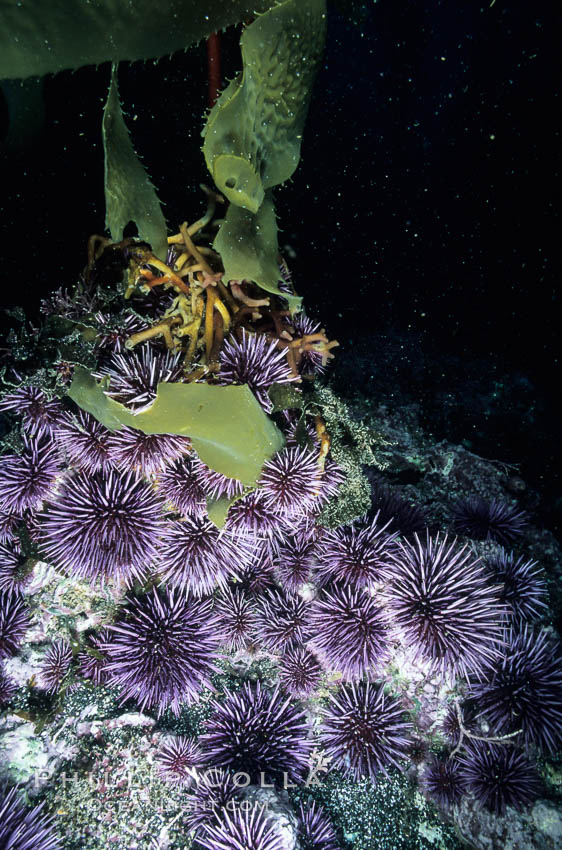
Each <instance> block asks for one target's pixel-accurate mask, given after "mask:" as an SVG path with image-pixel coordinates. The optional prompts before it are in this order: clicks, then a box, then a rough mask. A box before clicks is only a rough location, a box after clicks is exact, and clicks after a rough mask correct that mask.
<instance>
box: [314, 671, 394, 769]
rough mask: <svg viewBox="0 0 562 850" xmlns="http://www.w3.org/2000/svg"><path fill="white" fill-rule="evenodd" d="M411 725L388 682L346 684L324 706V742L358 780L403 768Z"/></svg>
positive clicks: (337, 762) (340, 765)
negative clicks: (389, 769) (387, 685)
mask: <svg viewBox="0 0 562 850" xmlns="http://www.w3.org/2000/svg"><path fill="white" fill-rule="evenodd" d="M410 728H411V724H410V723H409V722H408V721H407V720H406V717H405V708H404V705H403V704H402V702H401V701H400V699H399V698H398V697H395V696H392V695H390V694H386V693H385V687H384V683H372V682H359V683H358V684H351V685H344V687H343V688H342V689H341V691H340V692H339V693H338V694H336V695H330V702H329V704H328V706H327V707H326V708H325V709H324V717H323V720H322V725H321V727H320V742H321V744H322V745H323V747H324V749H325V751H326V755H327V756H328V757H329V758H330V759H331V760H332V764H333V766H334V767H335V768H337V769H338V770H342V771H343V772H344V773H345V774H348V775H351V776H353V777H354V778H355V779H356V780H360V779H361V778H362V777H370V778H371V779H375V778H376V775H377V773H379V772H382V773H384V774H385V775H387V768H389V767H397V768H400V762H401V760H402V759H403V758H404V757H405V755H406V753H407V748H408V738H407V737H406V736H407V734H408V732H409V730H410Z"/></svg>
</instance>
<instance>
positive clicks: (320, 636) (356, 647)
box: [310, 585, 389, 681]
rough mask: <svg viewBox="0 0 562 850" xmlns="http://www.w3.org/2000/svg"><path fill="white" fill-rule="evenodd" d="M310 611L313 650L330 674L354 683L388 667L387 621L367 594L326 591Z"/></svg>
mask: <svg viewBox="0 0 562 850" xmlns="http://www.w3.org/2000/svg"><path fill="white" fill-rule="evenodd" d="M310 607H311V611H310V622H311V631H312V634H313V637H312V639H311V640H310V646H311V648H312V649H313V650H315V651H316V652H317V653H318V654H319V657H320V660H321V661H322V662H323V664H324V666H325V667H326V668H327V669H328V670H337V671H338V672H339V673H341V674H342V676H343V677H344V679H346V680H348V681H351V680H354V679H360V678H361V677H362V676H364V675H365V673H367V672H369V671H372V670H373V669H377V668H380V667H381V666H383V665H384V664H386V662H387V660H388V655H389V638H388V628H387V618H386V617H385V613H384V609H383V608H382V607H381V606H380V605H379V604H377V602H376V600H375V599H374V597H373V596H371V595H370V594H369V593H368V592H367V591H363V590H356V589H355V588H353V587H351V586H350V585H346V586H340V585H336V586H333V587H331V588H330V589H329V590H324V591H322V593H321V594H320V596H319V597H318V598H317V599H315V601H314V602H313V603H312V605H311V606H310Z"/></svg>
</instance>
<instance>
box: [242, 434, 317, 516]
mask: <svg viewBox="0 0 562 850" xmlns="http://www.w3.org/2000/svg"><path fill="white" fill-rule="evenodd" d="M258 483H259V486H260V487H261V488H263V492H264V493H265V495H266V500H267V503H268V505H269V507H270V509H271V510H273V511H275V512H276V513H277V514H278V515H279V514H281V515H282V516H285V517H289V518H293V517H297V516H302V515H303V514H306V513H307V512H308V511H310V510H311V509H312V508H313V507H314V504H315V501H316V499H317V497H318V494H319V493H320V490H321V486H322V472H321V470H320V467H319V466H318V462H317V456H316V455H315V454H313V453H312V452H310V451H308V449H299V448H285V449H281V451H280V452H277V454H275V455H274V456H273V457H272V458H271V460H268V461H267V462H266V463H265V464H264V466H263V469H262V474H261V476H260V480H259V482H258Z"/></svg>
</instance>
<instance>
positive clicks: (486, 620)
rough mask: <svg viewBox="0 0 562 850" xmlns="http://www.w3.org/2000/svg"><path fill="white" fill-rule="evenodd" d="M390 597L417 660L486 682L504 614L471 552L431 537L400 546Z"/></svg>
mask: <svg viewBox="0 0 562 850" xmlns="http://www.w3.org/2000/svg"><path fill="white" fill-rule="evenodd" d="M397 546H398V548H397V550H396V553H395V554H394V555H393V556H392V558H393V562H394V569H393V570H392V571H391V576H390V582H389V585H388V589H387V593H388V598H389V607H390V610H391V612H392V616H393V619H394V622H395V623H396V624H397V625H398V627H399V628H400V629H401V631H402V633H403V635H404V637H405V642H406V644H407V646H408V649H409V651H410V652H411V653H412V656H413V658H414V659H422V660H424V661H428V662H430V663H431V664H432V666H433V668H434V669H435V670H437V671H440V672H444V671H445V670H450V671H452V672H454V673H457V674H460V675H461V676H464V677H468V674H469V673H474V674H476V675H479V676H481V675H482V670H483V667H484V666H485V665H486V664H487V663H490V662H492V661H493V660H494V659H495V658H496V656H497V649H498V645H499V644H500V642H501V633H502V626H503V616H504V610H503V608H502V606H501V605H500V604H499V601H498V595H499V592H498V588H496V587H491V586H490V584H489V582H488V581H487V579H486V573H485V570H484V568H483V566H482V564H481V562H480V561H479V560H478V559H476V560H474V558H473V556H472V555H471V552H470V550H469V549H468V547H467V546H464V547H462V548H459V547H458V546H457V545H456V542H455V541H453V542H452V543H449V542H448V540H447V537H446V536H445V537H443V538H440V537H439V535H436V536H435V537H430V536H429V534H428V535H427V538H426V542H425V544H422V543H421V541H420V539H419V537H418V536H417V535H416V536H415V538H414V542H413V543H410V542H409V541H400V542H398V544H397Z"/></svg>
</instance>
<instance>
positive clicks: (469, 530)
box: [451, 496, 528, 546]
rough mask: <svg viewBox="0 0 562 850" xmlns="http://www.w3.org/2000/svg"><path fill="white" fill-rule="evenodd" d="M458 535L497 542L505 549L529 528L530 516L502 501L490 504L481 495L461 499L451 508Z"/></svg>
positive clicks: (493, 500) (498, 500) (494, 501)
mask: <svg viewBox="0 0 562 850" xmlns="http://www.w3.org/2000/svg"><path fill="white" fill-rule="evenodd" d="M451 514H452V518H453V528H454V529H455V531H456V532H457V534H464V535H466V537H472V538H473V540H496V541H497V542H498V543H502V544H503V545H504V546H505V545H508V544H509V543H512V542H513V541H514V540H516V539H517V537H519V536H520V535H521V534H523V531H524V528H525V526H526V525H527V521H528V518H527V514H526V512H525V511H521V510H519V509H518V508H517V507H514V506H513V505H509V504H508V503H507V502H502V501H501V500H500V499H492V500H491V501H490V502H487V501H486V499H483V498H482V497H481V496H471V497H470V498H468V499H461V500H460V501H458V502H457V503H456V504H454V505H453V506H452V508H451Z"/></svg>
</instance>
